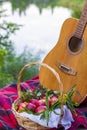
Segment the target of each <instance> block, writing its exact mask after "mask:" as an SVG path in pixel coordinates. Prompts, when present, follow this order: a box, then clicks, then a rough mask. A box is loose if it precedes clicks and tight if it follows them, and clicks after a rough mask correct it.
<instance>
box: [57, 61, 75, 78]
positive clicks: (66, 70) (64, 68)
mask: <svg viewBox="0 0 87 130" xmlns="http://www.w3.org/2000/svg"><path fill="white" fill-rule="evenodd" d="M56 66H57V67H58V68H59V69H60V70H61V71H62V72H64V73H66V74H69V75H73V76H75V75H76V74H77V72H76V71H75V70H73V69H72V68H71V67H69V66H67V65H65V64H62V63H60V62H56Z"/></svg>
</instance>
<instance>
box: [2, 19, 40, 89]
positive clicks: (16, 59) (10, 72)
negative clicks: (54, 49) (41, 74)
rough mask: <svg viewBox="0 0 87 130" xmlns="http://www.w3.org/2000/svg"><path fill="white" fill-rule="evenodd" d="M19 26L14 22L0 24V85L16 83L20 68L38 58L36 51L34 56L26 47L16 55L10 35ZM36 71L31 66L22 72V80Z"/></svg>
mask: <svg viewBox="0 0 87 130" xmlns="http://www.w3.org/2000/svg"><path fill="white" fill-rule="evenodd" d="M19 28H20V27H19V25H17V24H15V23H7V22H5V21H4V22H2V23H1V24H0V32H1V33H0V87H3V86H5V85H7V84H11V83H16V82H17V78H18V73H19V71H20V69H21V68H22V67H23V66H24V65H25V64H26V63H28V62H31V61H37V60H39V59H40V58H39V54H38V53H37V55H36V56H34V55H33V54H32V53H31V51H29V50H27V49H26V48H25V50H24V52H22V53H21V54H20V55H16V52H15V50H14V43H13V41H12V40H11V39H10V37H11V35H12V34H14V33H15V32H16V31H17V30H18V29H19ZM37 73H38V68H36V67H33V68H31V69H30V70H28V71H27V72H26V73H25V74H24V76H23V80H26V79H29V78H31V77H33V76H34V75H36V74H37Z"/></svg>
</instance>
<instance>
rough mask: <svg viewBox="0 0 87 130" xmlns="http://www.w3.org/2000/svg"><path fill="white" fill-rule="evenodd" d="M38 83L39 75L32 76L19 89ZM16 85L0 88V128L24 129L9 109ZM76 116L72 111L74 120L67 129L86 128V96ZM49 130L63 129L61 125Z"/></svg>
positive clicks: (10, 129)
mask: <svg viewBox="0 0 87 130" xmlns="http://www.w3.org/2000/svg"><path fill="white" fill-rule="evenodd" d="M38 84H39V77H38V76H37V77H34V78H33V79H31V80H28V81H26V82H23V83H21V89H22V90H24V91H26V90H27V89H30V88H31V87H37V86H38ZM17 97H18V94H17V85H16V84H12V85H9V86H6V87H4V88H2V89H0V130H25V129H24V128H22V127H21V126H19V125H18V123H17V121H16V118H15V116H14V114H13V113H12V111H11V107H12V103H13V102H14V100H15V99H17ZM76 111H77V116H76V115H74V114H73V113H72V116H73V119H74V122H73V123H72V126H71V128H69V130H76V129H77V128H78V127H79V126H83V127H84V128H86V129H87V98H86V99H85V100H84V101H83V103H81V104H80V106H79V107H78V108H76ZM50 130H64V128H63V127H62V126H60V127H59V128H58V129H55V128H53V129H50Z"/></svg>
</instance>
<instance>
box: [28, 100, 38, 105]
mask: <svg viewBox="0 0 87 130" xmlns="http://www.w3.org/2000/svg"><path fill="white" fill-rule="evenodd" d="M29 102H30V103H33V104H34V105H36V106H39V101H38V100H37V99H31V100H30V101H29Z"/></svg>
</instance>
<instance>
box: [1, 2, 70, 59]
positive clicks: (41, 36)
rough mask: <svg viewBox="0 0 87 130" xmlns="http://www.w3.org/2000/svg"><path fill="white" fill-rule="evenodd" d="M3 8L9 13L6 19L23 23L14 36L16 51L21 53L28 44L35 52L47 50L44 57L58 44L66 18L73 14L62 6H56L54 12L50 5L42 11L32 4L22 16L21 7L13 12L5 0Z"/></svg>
mask: <svg viewBox="0 0 87 130" xmlns="http://www.w3.org/2000/svg"><path fill="white" fill-rule="evenodd" d="M15 4H16V2H15ZM2 8H3V9H7V12H6V13H7V15H9V17H6V18H4V19H5V20H6V21H8V22H16V23H18V24H21V25H23V26H22V27H21V29H20V31H18V32H17V33H16V34H15V36H12V40H13V41H14V43H15V48H16V52H17V53H18V54H19V53H21V52H22V51H23V49H24V46H26V45H27V46H28V47H29V48H31V49H32V50H33V53H35V52H37V51H39V52H45V53H44V55H43V57H44V56H45V55H46V54H47V53H48V51H50V49H52V48H53V47H54V45H55V44H56V42H57V40H58V36H59V32H60V28H61V26H62V23H63V22H64V20H65V19H66V18H68V17H70V16H71V11H70V10H68V9H67V8H62V7H55V8H54V11H53V12H52V8H51V7H48V8H46V9H43V10H42V13H40V10H39V8H38V7H37V6H36V5H34V4H31V5H30V6H29V7H27V9H26V15H25V14H23V13H22V14H21V16H19V13H18V12H19V9H16V11H15V12H14V15H13V14H12V8H13V7H12V6H11V3H9V2H5V3H4V4H3V6H2ZM2 20H3V19H2Z"/></svg>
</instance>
